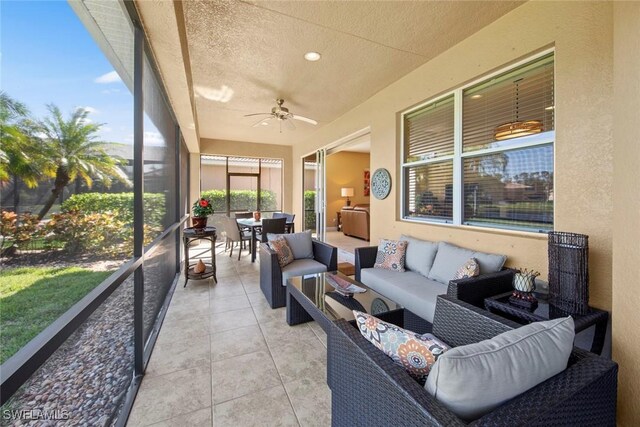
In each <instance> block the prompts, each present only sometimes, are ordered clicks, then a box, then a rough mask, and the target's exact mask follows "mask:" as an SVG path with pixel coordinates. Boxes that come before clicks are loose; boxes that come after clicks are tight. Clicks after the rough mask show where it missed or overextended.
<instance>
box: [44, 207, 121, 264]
mask: <svg viewBox="0 0 640 427" xmlns="http://www.w3.org/2000/svg"><path fill="white" fill-rule="evenodd" d="M46 228H47V231H48V232H49V234H48V235H47V239H48V240H50V241H61V242H63V244H64V250H65V251H67V252H71V253H84V252H92V253H96V254H103V253H107V254H119V253H121V252H122V248H121V247H122V246H123V244H124V243H125V242H126V240H127V239H128V238H132V237H133V233H132V232H128V230H130V229H131V227H130V226H129V225H127V224H125V222H124V221H121V220H119V219H117V217H116V216H114V215H111V214H109V213H88V214H85V213H81V212H79V211H69V212H63V213H58V214H53V215H52V216H51V220H50V221H49V222H48V223H47V225H46Z"/></svg>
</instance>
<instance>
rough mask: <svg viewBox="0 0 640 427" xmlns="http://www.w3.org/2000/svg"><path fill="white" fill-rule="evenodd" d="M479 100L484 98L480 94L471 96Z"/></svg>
mask: <svg viewBox="0 0 640 427" xmlns="http://www.w3.org/2000/svg"><path fill="white" fill-rule="evenodd" d="M478 98H482V95H480V94H479V93H477V94H475V95H471V99H478Z"/></svg>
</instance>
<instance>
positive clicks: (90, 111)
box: [76, 105, 100, 114]
mask: <svg viewBox="0 0 640 427" xmlns="http://www.w3.org/2000/svg"><path fill="white" fill-rule="evenodd" d="M76 108H77V109H80V108H82V109H83V110H85V111H86V112H88V113H89V114H98V113H99V112H100V111H98V109H97V108H93V107H91V106H89V105H87V106H86V107H83V106H82V105H78V106H77V107H76Z"/></svg>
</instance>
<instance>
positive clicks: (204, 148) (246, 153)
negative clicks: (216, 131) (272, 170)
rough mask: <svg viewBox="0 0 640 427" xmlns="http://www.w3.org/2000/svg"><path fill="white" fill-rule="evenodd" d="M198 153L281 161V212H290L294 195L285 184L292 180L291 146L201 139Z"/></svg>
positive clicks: (300, 163)
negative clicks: (282, 188)
mask: <svg viewBox="0 0 640 427" xmlns="http://www.w3.org/2000/svg"><path fill="white" fill-rule="evenodd" d="M200 152H201V153H202V154H219V155H223V156H238V157H254V158H259V157H262V158H269V159H282V177H283V181H284V183H285V186H284V194H283V197H282V210H283V211H284V212H291V211H292V204H291V199H292V196H293V194H294V193H292V192H291V191H290V187H288V185H287V183H290V182H291V181H292V180H293V157H292V149H291V146H288V145H272V144H256V143H253V142H244V141H224V140H218V139H201V140H200ZM192 164H193V163H192ZM198 164H199V160H198ZM296 164H297V165H299V166H300V165H302V160H298V161H297V162H296ZM300 169H301V166H300ZM300 191H302V190H300ZM299 216H300V217H301V216H302V214H299Z"/></svg>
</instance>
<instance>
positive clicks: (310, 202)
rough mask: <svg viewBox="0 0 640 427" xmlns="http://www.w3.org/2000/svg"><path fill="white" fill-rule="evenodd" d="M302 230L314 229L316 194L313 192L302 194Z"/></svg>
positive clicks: (308, 191)
mask: <svg viewBox="0 0 640 427" xmlns="http://www.w3.org/2000/svg"><path fill="white" fill-rule="evenodd" d="M304 229H305V230H315V229H316V192H315V191H314V190H307V191H305V192H304Z"/></svg>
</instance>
